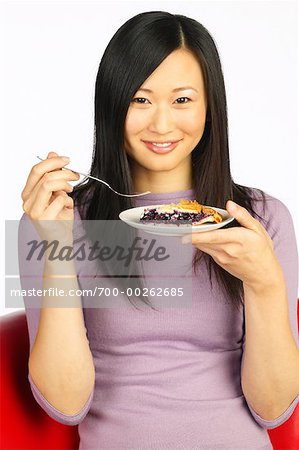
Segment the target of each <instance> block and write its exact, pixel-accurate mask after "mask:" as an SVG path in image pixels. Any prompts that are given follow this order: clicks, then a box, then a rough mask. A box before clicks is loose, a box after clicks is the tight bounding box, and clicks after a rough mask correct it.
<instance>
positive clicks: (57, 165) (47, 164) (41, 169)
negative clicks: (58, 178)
mask: <svg viewBox="0 0 299 450" xmlns="http://www.w3.org/2000/svg"><path fill="white" fill-rule="evenodd" d="M69 161H70V159H69V158H68V157H66V156H53V157H50V158H48V159H46V160H44V161H41V162H39V163H37V164H35V165H34V166H33V167H32V169H31V171H30V173H29V176H28V178H27V182H26V184H25V187H24V189H23V191H22V199H23V201H25V200H26V199H27V198H28V196H29V195H30V193H31V192H32V190H33V189H34V187H35V186H36V184H37V183H38V182H39V181H40V180H41V178H42V177H43V176H44V175H45V173H47V172H51V171H53V170H57V169H62V168H63V167H64V166H66V165H67V164H68V163H69Z"/></svg>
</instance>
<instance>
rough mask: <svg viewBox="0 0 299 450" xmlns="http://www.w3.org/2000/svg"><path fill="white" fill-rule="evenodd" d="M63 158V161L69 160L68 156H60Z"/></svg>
mask: <svg viewBox="0 0 299 450" xmlns="http://www.w3.org/2000/svg"><path fill="white" fill-rule="evenodd" d="M61 158H62V159H63V161H65V162H70V158H69V157H68V156H62V157H61Z"/></svg>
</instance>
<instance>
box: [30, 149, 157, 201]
mask: <svg viewBox="0 0 299 450" xmlns="http://www.w3.org/2000/svg"><path fill="white" fill-rule="evenodd" d="M37 158H38V159H40V160H41V161H45V159H42V158H41V157H40V156H37ZM62 170H71V171H72V172H76V173H78V174H79V175H83V177H85V178H92V179H93V180H96V181H99V182H100V183H103V184H105V185H106V186H107V187H108V188H109V189H111V191H113V192H115V194H117V195H122V196H123V197H139V196H140V195H146V194H150V193H151V191H146V192H142V193H141V194H121V193H120V192H117V191H115V190H114V189H113V188H112V187H111V186H110V185H109V184H108V183H106V181H103V180H100V178H96V177H93V176H92V175H86V174H85V173H81V172H78V170H74V169H70V168H69V167H68V168H64V167H63V168H62Z"/></svg>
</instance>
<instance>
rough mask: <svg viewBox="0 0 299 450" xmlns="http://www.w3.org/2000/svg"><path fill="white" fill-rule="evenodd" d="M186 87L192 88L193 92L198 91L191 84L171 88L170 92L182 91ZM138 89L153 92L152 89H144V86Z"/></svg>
mask: <svg viewBox="0 0 299 450" xmlns="http://www.w3.org/2000/svg"><path fill="white" fill-rule="evenodd" d="M186 89H192V90H193V91H195V92H197V93H198V90H197V89H195V88H194V87H192V86H182V87H178V88H175V89H173V91H172V92H177V91H184V90H186ZM138 91H144V92H150V93H152V92H153V91H151V90H150V89H146V88H139V89H138Z"/></svg>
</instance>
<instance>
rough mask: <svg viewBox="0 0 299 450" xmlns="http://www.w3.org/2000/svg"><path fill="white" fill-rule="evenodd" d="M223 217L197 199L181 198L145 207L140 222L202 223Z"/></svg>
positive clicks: (219, 220) (220, 220)
mask: <svg viewBox="0 0 299 450" xmlns="http://www.w3.org/2000/svg"><path fill="white" fill-rule="evenodd" d="M222 220H223V218H222V216H221V214H219V213H218V212H217V211H216V210H215V209H213V208H209V207H208V206H204V205H201V204H200V203H198V202H197V201H196V200H184V199H182V200H180V202H179V203H170V204H168V205H160V206H157V207H153V208H144V211H143V213H142V215H141V217H140V222H141V223H144V224H147V223H151V224H156V223H158V224H161V223H162V224H174V225H181V224H191V225H195V226H197V225H201V224H203V223H206V222H214V223H219V222H222Z"/></svg>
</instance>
